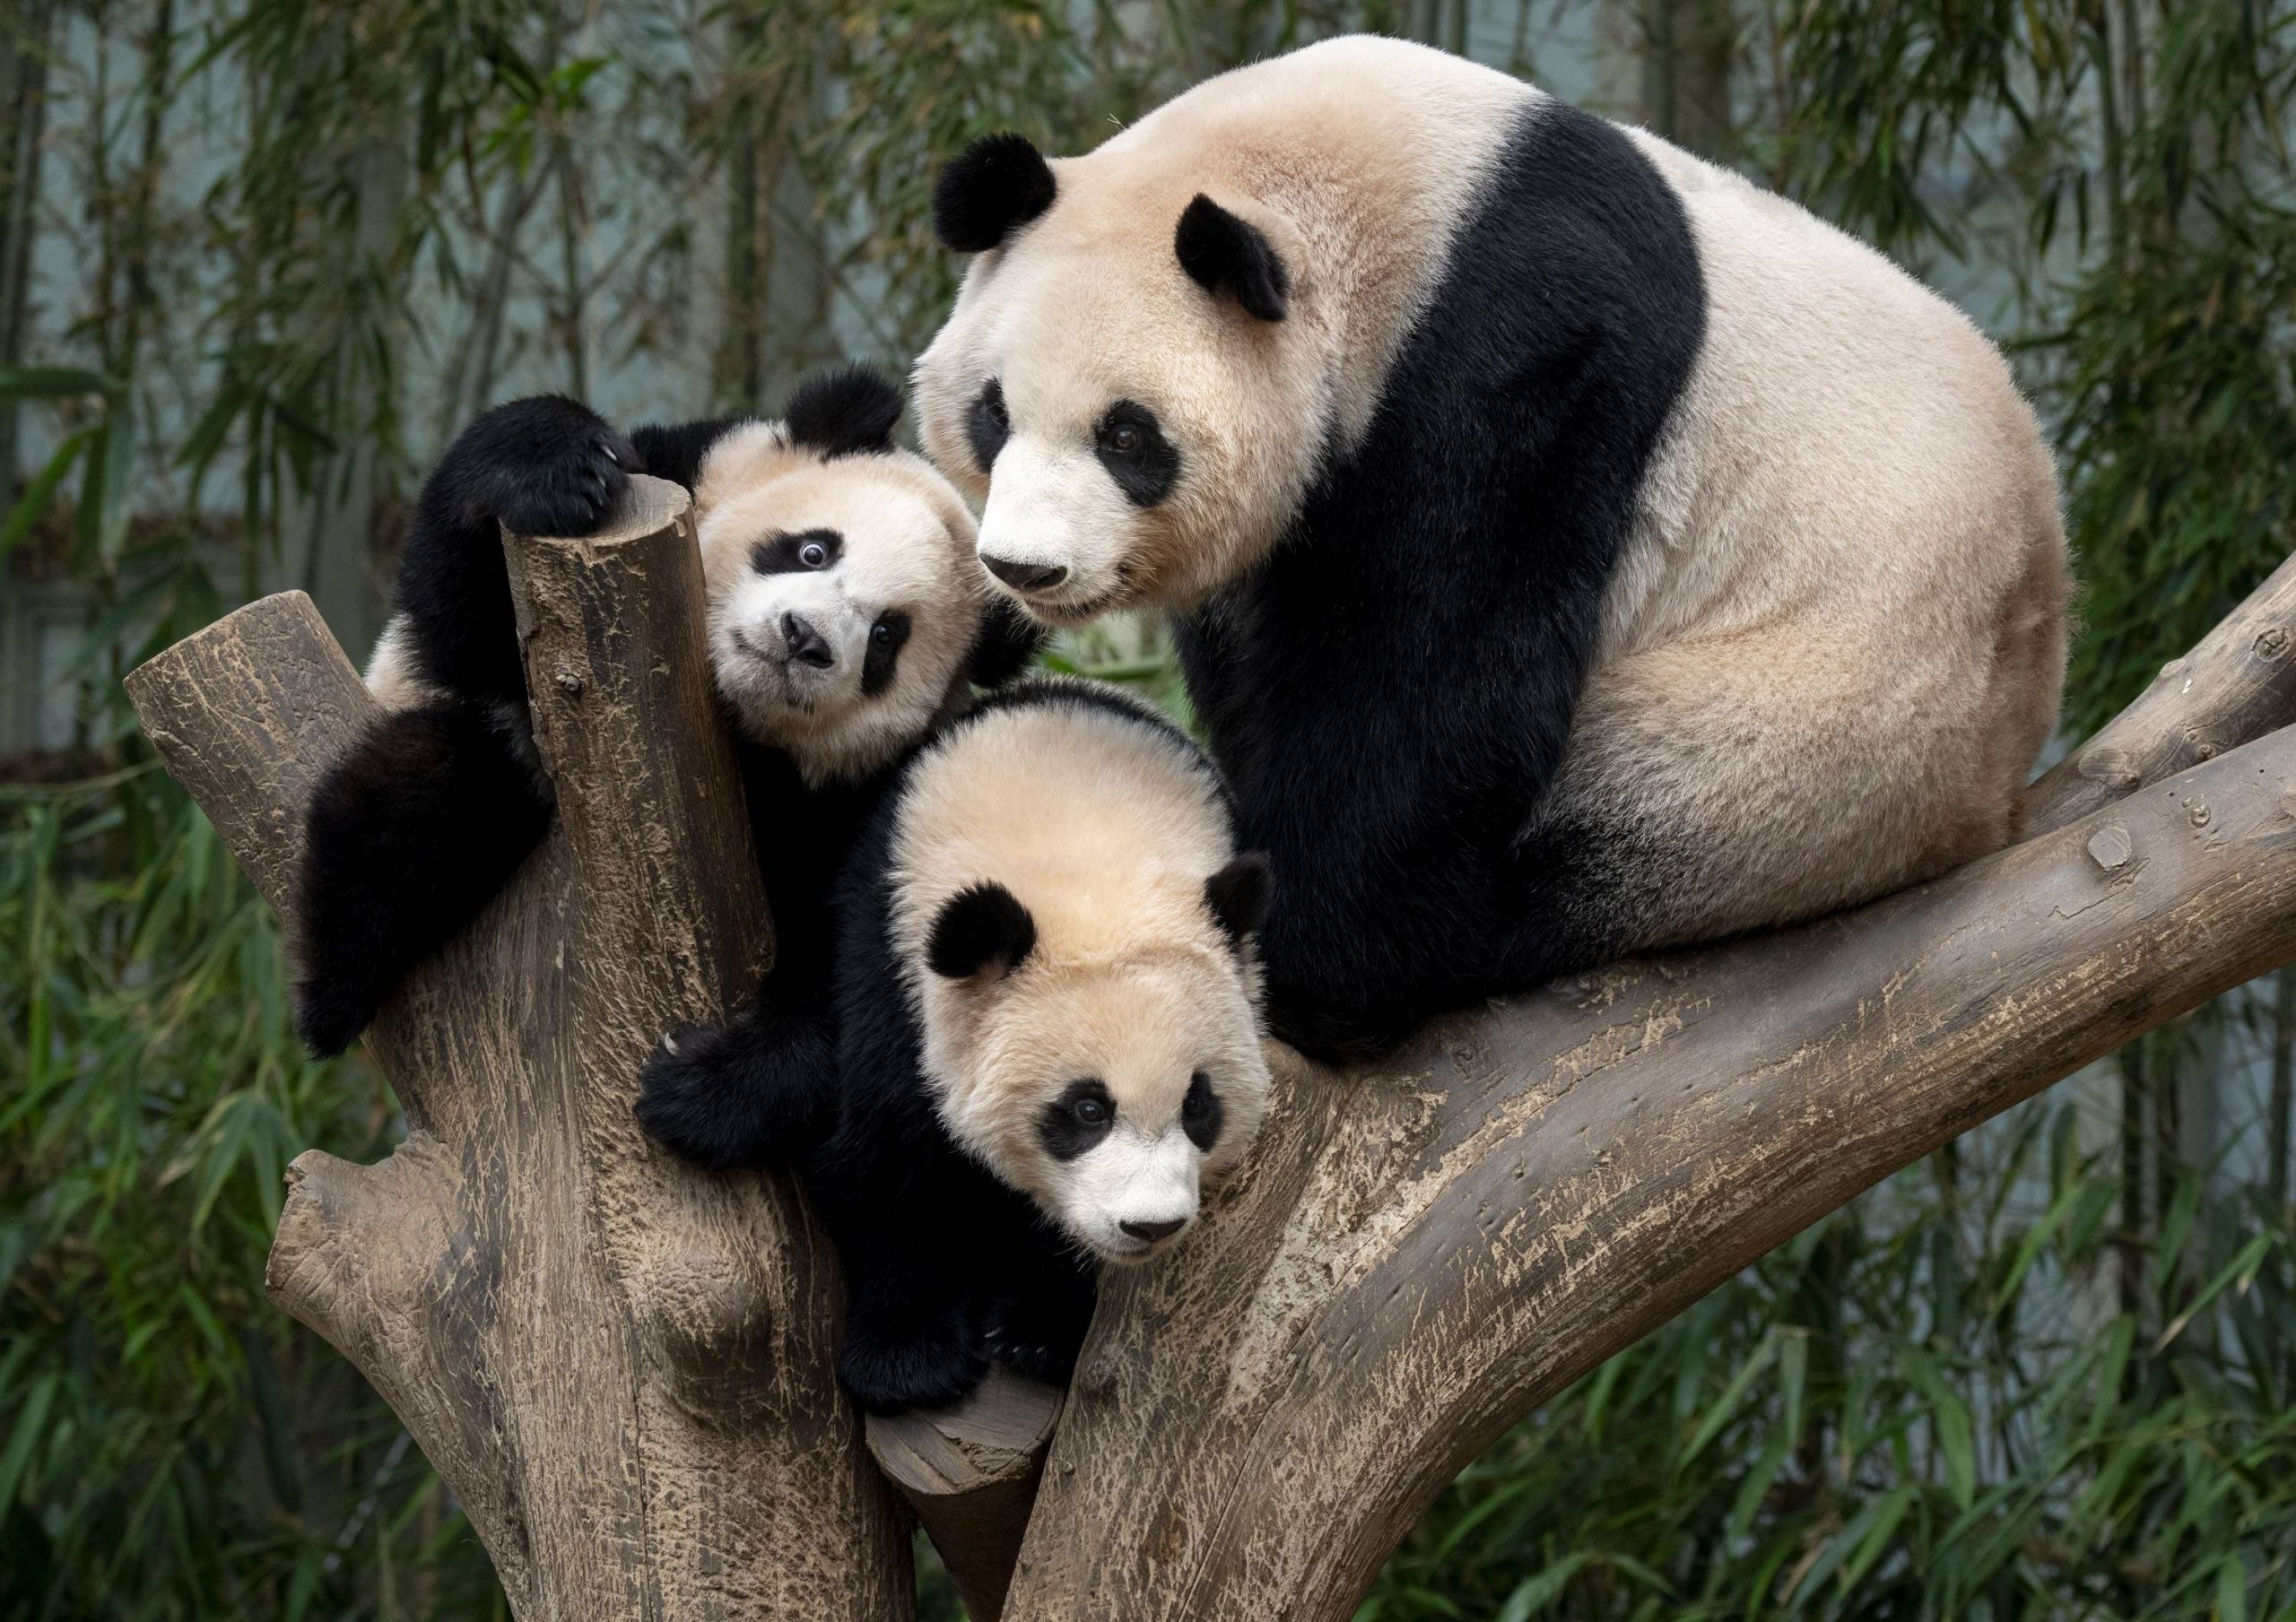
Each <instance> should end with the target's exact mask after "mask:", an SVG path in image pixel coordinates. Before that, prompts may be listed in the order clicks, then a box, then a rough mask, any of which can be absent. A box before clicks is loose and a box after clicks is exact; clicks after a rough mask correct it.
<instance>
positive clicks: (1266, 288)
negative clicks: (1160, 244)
mask: <svg viewBox="0 0 2296 1622" xmlns="http://www.w3.org/2000/svg"><path fill="white" fill-rule="evenodd" d="M1172 250H1173V252H1175V253H1177V254H1178V256H1179V261H1180V268H1181V269H1182V270H1184V271H1186V272H1187V273H1188V276H1189V278H1190V279H1191V280H1193V281H1194V282H1196V283H1197V284H1198V285H1200V286H1202V287H1203V288H1205V290H1206V291H1210V292H1213V293H1222V292H1228V293H1233V294H1234V295H1235V296H1236V302H1237V303H1239V304H1240V305H1242V306H1243V307H1244V308H1245V310H1246V311H1247V312H1248V313H1249V314H1251V315H1254V316H1257V317H1259V318H1260V319H1261V320H1263V321H1281V320H1283V316H1284V312H1285V310H1286V309H1287V308H1289V300H1290V299H1291V272H1289V271H1287V270H1286V269H1284V267H1283V257H1282V256H1280V255H1278V254H1277V253H1276V251H1275V249H1274V247H1273V246H1272V245H1270V243H1269V242H1268V239H1266V237H1265V236H1264V235H1262V234H1261V232H1260V230H1259V228H1258V227H1257V226H1255V225H1253V224H1252V223H1251V222H1250V221H1247V220H1239V219H1238V218H1237V217H1236V216H1235V215H1233V214H1231V213H1229V212H1228V211H1227V210H1226V209H1224V208H1222V207H1221V206H1220V205H1219V204H1217V203H1214V202H1213V200H1212V199H1211V198H1209V197H1207V196H1205V195H1204V194H1203V193H1202V192H1198V193H1197V194H1196V197H1195V200H1194V201H1192V202H1191V203H1189V204H1188V205H1187V207H1186V208H1184V209H1182V210H1181V211H1180V222H1179V226H1178V229H1177V230H1175V231H1174V232H1173V233H1172Z"/></svg>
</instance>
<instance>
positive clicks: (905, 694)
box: [699, 430, 986, 782]
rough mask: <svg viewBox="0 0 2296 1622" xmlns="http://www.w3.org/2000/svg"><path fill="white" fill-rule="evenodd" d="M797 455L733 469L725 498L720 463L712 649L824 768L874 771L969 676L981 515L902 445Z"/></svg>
mask: <svg viewBox="0 0 2296 1622" xmlns="http://www.w3.org/2000/svg"><path fill="white" fill-rule="evenodd" d="M743 431H749V430H743ZM761 431H762V430H761ZM783 462H784V464H785V465H783V466H780V467H778V468H777V469H776V470H775V471H774V473H773V474H772V476H770V478H766V479H763V480H757V481H752V480H731V479H727V480H721V481H720V482H721V484H730V485H731V486H732V493H730V494H718V496H717V499H709V498H710V497H711V495H712V494H713V491H712V488H711V482H710V475H709V473H707V472H705V474H704V477H703V481H702V499H701V501H700V503H699V504H700V505H701V507H702V516H701V519H700V538H701V549H702V568H703V574H704V577H705V580H706V582H707V585H708V592H709V652H710V664H711V668H712V670H713V672H715V675H716V677H717V682H718V690H719V692H720V693H722V694H723V695H724V697H725V698H726V702H727V703H728V705H729V706H731V707H732V709H733V711H734V713H735V717H736V719H737V720H738V722H739V724H741V726H742V729H743V730H744V732H745V733H748V734H749V735H750V736H751V737H752V738H754V739H755V740H757V741H758V742H761V743H768V744H772V745H775V746H777V747H779V748H781V749H784V750H787V751H788V753H789V754H790V756H791V757H792V758H793V759H795V760H796V763H797V766H798V768H799V769H800V770H801V771H802V772H803V773H804V776H805V777H806V778H807V780H808V781H812V782H821V781H824V780H827V779H831V778H836V777H852V776H863V775H865V774H866V773H868V772H870V771H874V770H875V769H876V768H879V767H881V766H883V764H885V763H886V762H887V761H888V760H890V759H892V758H893V757H894V756H896V755H898V754H899V753H900V750H903V749H905V748H906V747H908V746H909V744H910V743H912V742H915V741H916V740H917V739H918V737H920V736H922V735H923V734H924V733H925V732H926V730H927V729H928V728H929V727H930V726H931V724H933V722H934V720H935V717H936V716H938V715H939V714H940V712H941V710H942V707H944V705H945V704H946V703H947V702H948V699H949V697H950V695H951V693H952V690H953V689H954V688H955V687H956V686H957V684H958V683H960V682H961V681H962V680H963V679H964V676H965V673H966V665H967V657H968V655H969V654H970V651H971V649H972V646H973V643H974V640H975V638H976V636H977V635H978V631H979V629H980V623H981V616H982V612H983V610H984V607H985V604H986V597H985V594H984V592H983V589H982V587H981V585H980V583H979V581H978V577H977V576H976V574H975V572H974V570H973V568H972V567H971V565H970V558H969V554H970V551H971V539H972V536H971V525H970V521H969V520H968V519H967V518H966V517H965V515H964V513H963V509H962V506H961V503H960V502H959V501H958V500H957V499H955V497H954V495H953V493H952V492H950V491H948V490H946V488H945V487H944V486H941V485H940V481H937V480H935V479H933V477H932V475H931V474H930V473H929V472H928V471H927V470H926V469H925V468H924V467H923V466H922V465H921V464H917V463H916V461H915V459H914V458H911V457H907V456H905V455H900V453H893V454H890V455H849V456H840V457H835V458H832V459H830V460H828V461H819V460H814V459H811V458H797V457H792V456H789V455H787V453H786V452H785V453H784V456H783ZM936 493H937V499H936Z"/></svg>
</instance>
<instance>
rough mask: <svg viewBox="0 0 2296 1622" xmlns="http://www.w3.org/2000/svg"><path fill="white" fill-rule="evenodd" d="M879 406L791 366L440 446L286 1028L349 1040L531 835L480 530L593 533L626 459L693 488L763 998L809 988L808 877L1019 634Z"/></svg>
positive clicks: (834, 378)
mask: <svg viewBox="0 0 2296 1622" xmlns="http://www.w3.org/2000/svg"><path fill="white" fill-rule="evenodd" d="M900 410H901V398H900V391H899V390H898V389H896V388H894V387H893V386H891V384H889V383H886V382H885V381H884V380H883V379H882V378H879V377H874V376H873V375H872V374H870V373H868V372H866V371H864V370H859V369H852V370H847V371H841V372H834V373H828V374H823V375H822V376H819V377H813V378H811V379H809V380H807V381H806V382H805V383H804V384H803V385H801V386H799V387H798V388H797V390H796V392H795V394H794V395H792V397H791V399H790V401H789V404H788V408H787V412H785V413H784V416H783V418H782V420H780V421H758V420H755V419H752V418H743V417H725V418H715V419H710V420H707V421H697V422H688V423H683V424H678V425H674V426H670V427H658V428H657V427H648V428H641V429H638V430H637V431H636V432H635V433H634V434H632V435H631V437H630V438H627V439H625V438H622V436H621V435H620V434H618V433H616V432H615V431H614V430H613V428H612V427H610V426H609V425H608V424H607V423H606V422H605V421H604V420H603V419H601V418H600V417H599V416H598V415H597V413H596V412H593V411H591V410H589V409H588V408H587V406H584V405H581V404H578V403H576V402H574V401H571V400H567V399H561V398H556V397H541V398H535V399H528V400H520V401H516V402H513V403H509V404H508V405H502V406H498V407H496V408H495V409H494V410H492V411H490V412H486V413H484V414H483V415H482V416H480V417H479V418H477V419H476V420H474V421H473V422H472V423H471V424H470V425H469V426H468V427H467V428H466V429H464V430H463V432H462V433H461V434H460V435H458V436H457V438H456V439H455V441H454V443H453V444H452V445H451V446H449V447H448V450H447V452H446V454H445V455H443V456H442V457H441V458H440V459H439V464H438V466H437V467H436V468H435V469H434V470H433V471H432V473H431V476H430V478H429V479H428V480H427V481H425V483H424V485H423V488H422V495H421V497H420V499H419V500H418V502H417V504H416V507H415V512H414V516H413V522H412V524H411V525H410V528H409V531H408V534H407V540H406V545H405V549H404V553H403V554H402V557H401V560H400V565H399V573H398V579H397V585H396V591H395V594H394V600H393V612H392V615H391V618H390V620H389V621H388V623H387V625H386V627H385V629H384V631H383V635H382V638H381V639H380V641H379V642H378V645H377V646H376V649H375V655H374V658H373V660H372V662H371V664H370V670H369V674H368V686H369V689H370V691H371V692H372V693H373V695H374V697H375V698H376V699H377V701H378V704H379V705H380V706H381V708H382V712H383V713H382V714H381V715H380V716H378V718H377V720H376V722H375V723H374V724H373V725H372V726H370V728H369V729H368V731H367V732H366V733H364V735H362V736H361V738H360V739H359V741H358V742H356V743H355V744H354V745H353V746H352V749H351V750H349V751H348V752H347V753H346V754H345V755H344V757H343V759H340V760H338V761H336V762H335V764H334V765H333V766H332V767H331V768H329V769H328V771H327V772H326V774H325V775H324V776H323V777H322V779H321V781H320V784H319V786H318V788H317V793H316V794H315V795H314V796H313V799H312V802H311V805H310V809H309V813H308V834H309V839H308V844H307V847H306V854H305V857H304V861H303V865H302V872H301V875H300V898H299V906H298V909H297V911H298V922H299V925H300V927H299V930H298V935H299V946H300V977H299V981H298V984H297V1019H298V1026H299V1028H300V1031H301V1033H302V1035H303V1037H304V1039H305V1041H306V1042H307V1043H309V1045H310V1046H311V1047H312V1048H313V1049H314V1050H315V1051H317V1052H320V1053H335V1052H338V1051H340V1050H341V1049H342V1048H343V1047H344V1046H345V1045H348V1044H349V1042H350V1041H351V1039H352V1037H356V1036H357V1035H358V1034H359V1032H360V1031H361V1030H362V1029H364V1028H366V1026H367V1025H368V1024H369V1023H370V1021H371V1020H372V1019H373V1018H374V1015H375V1012H376V1010H378V1008H379V1007H380V1006H381V1004H382V1002H383V1000H384V999H385V998H386V997H387V996H388V995H389V994H390V993H391V991H392V990H393V988H394V987H396V984H398V982H399V981H400V979H401V978H403V977H404V975H405V973H406V972H407V970H409V969H410V968H412V967H414V966H415V965H416V964H417V963H419V962H421V961H422V959H423V958H427V957H429V956H431V954H432V953H434V952H435V951H437V950H439V947H440V946H442V945H444V944H445V942H446V941H447V940H448V937H449V936H450V935H452V934H453V933H454V932H456V931H457V930H458V929H460V928H461V927H462V926H463V925H464V924H466V923H468V922H469V921H470V919H472V918H473V917H474V916H475V915H477V913H478V912H479V910H480V909H481V908H482V907H483V906H485V904H486V903H487V901H488V900H489V899H490V898H492V897H493V895H494V894H495V893H496V892H497V891H498V890H500V889H501V887H502V885H503V884H504V883H505V882H506V881H507V880H509V877H510V874H511V872H513V871H514V870H515V869H516V868H517V865H518V863H520V862H521V861H523V860H524V859H525V857H526V854H527V853H528V852H529V851H530V850H532V849H533V847H534V846H535V843H536V842H537V841H538V840H539V839H540V838H541V837H542V834H543V830H544V827H545V826H546V825H547V823H548V820H549V817H550V811H551V805H552V791H551V785H550V783H549V780H548V778H547V777H546V776H545V775H544V771H543V768H542V762H541V759H540V757H539V755H538V754H537V753H536V751H535V745H534V742H533V737H532V734H531V732H530V723H529V720H528V714H527V707H526V671H525V668H524V664H523V663H522V660H521V653H520V648H519V644H518V638H517V629H516V626H515V623H514V616H513V612H512V608H511V602H510V589H509V576H508V572H507V569H506V568H505V565H504V562H503V555H502V540H501V530H502V529H503V528H505V527H507V528H509V530H511V531H512V532H514V533H522V534H535V535H554V536H575V535H583V534H588V533H593V532H594V531H596V529H597V528H598V526H599V525H601V524H602V523H603V522H604V519H605V518H606V516H608V515H609V514H610V513H611V512H612V511H613V507H614V506H615V504H616V503H617V502H618V501H619V500H620V499H621V497H622V493H623V491H624V490H625V489H626V488H627V485H628V482H629V476H630V474H631V473H633V472H641V471H642V472H646V473H653V474H655V475H657V476H658V477H661V478H665V479H671V480H674V481H676V482H678V483H680V484H683V485H684V486H685V487H686V488H687V489H688V490H691V492H692V494H693V497H694V509H695V516H696V530H697V534H698V537H699V540H700V548H701V554H702V570H703V576H704V580H705V585H706V594H707V601H708V614H709V655H710V664H711V671H712V674H713V676H714V678H715V682H716V687H717V690H718V693H719V695H720V697H721V698H722V699H723V701H724V704H725V707H726V710H727V712H728V714H729V716H730V717H731V719H732V721H733V722H734V724H735V733H736V736H737V739H738V740H739V741H740V742H741V745H742V747H741V751H740V752H741V758H742V767H743V773H744V778H745V781H746V786H747V788H748V794H749V805H750V811H751V815H752V821H753V823H754V824H755V825H756V832H757V835H758V837H757V838H756V841H755V843H756V845H757V848H758V852H759V856H760V860H761V864H762V865H763V867H764V869H765V880H766V893H767V898H768V902H769V905H770V906H771V907H772V908H773V913H774V923H775V927H776V933H777V939H778V943H779V950H778V968H777V972H776V973H775V974H774V975H773V976H770V979H769V982H768V985H769V988H770V990H771V991H772V992H773V993H774V995H773V996H772V997H770V998H769V999H767V1000H766V1004H761V1008H763V1007H766V1006H767V1005H768V1004H770V1003H771V1002H775V1001H778V1002H784V1003H786V1004H787V1005H788V1006H789V1007H791V1008H793V1009H795V1010H809V1009H813V1008H818V1007H820V1006H821V1005H822V1003H823V1002H824V1001H825V997H826V988H827V984H828V978H827V967H826V965H827V959H828V955H829V950H828V947H829V920H828V911H827V909H828V896H829V888H830V884H831V881H832V880H833V878H834V876H835V873H836V871H837V868H838V865H839V862H840V860H841V859H842V857H843V854H844V853H845V850H846V848H847V847H848V845H849V844H850V842H851V840H852V837H853V834H854V831H855V830H856V829H857V828H858V827H859V826H860V824H861V823H862V822H863V821H864V820H865V819H866V817H867V815H868V812H869V810H870V808H871V806H872V805H873V804H874V796H875V794H876V793H877V791H878V790H879V789H880V788H881V787H882V786H883V782H884V781H885V778H886V776H887V773H888V771H889V769H890V768H891V767H892V765H893V764H894V763H895V762H896V761H897V760H898V759H900V757H901V756H902V755H903V754H904V753H906V752H907V751H908V750H909V749H910V748H912V747H913V746H914V745H915V744H916V742H918V739H920V738H922V737H923V736H924V735H925V734H926V733H927V732H928V731H929V730H930V729H931V728H932V726H933V725H934V724H935V722H936V721H937V720H938V719H939V718H940V717H941V716H944V714H946V713H948V712H949V710H950V709H951V708H952V707H953V706H954V705H956V704H957V703H958V702H960V701H961V699H962V698H964V696H965V695H966V692H967V690H968V686H969V684H970V682H972V681H980V682H983V683H985V684H994V683H996V682H999V681H1005V680H1006V679H1008V678H1009V677H1011V676H1012V675H1013V674H1015V673H1017V672H1018V671H1019V670H1020V668H1021V667H1022V665H1023V664H1026V663H1027V661H1028V660H1029V658H1030V657H1031V655H1032V654H1033V653H1034V650H1035V647H1036V644H1037V641H1038V639H1039V636H1038V633H1037V632H1036V631H1034V629H1031V628H1030V627H1029V626H1027V625H1026V624H1025V622H1023V621H1022V619H1021V617H1020V616H1019V615H1017V614H1015V613H1014V612H1013V611H1012V610H1011V609H1009V608H1008V607H1006V606H1005V605H1003V604H1001V603H996V601H994V599H993V598H992V597H991V595H990V594H989V593H988V592H987V590H986V588H985V587H984V586H983V585H982V584H981V583H980V579H979V572H978V568H975V567H974V566H973V564H972V563H971V561H970V556H971V551H972V542H973V524H972V517H971V515H970V513H968V512H967V511H966V509H965V506H964V503H963V502H962V501H961V499H959V498H958V497H957V495H956V493H955V491H954V490H952V489H951V488H950V487H949V485H948V483H947V481H945V480H944V479H942V478H941V477H940V476H939V475H938V474H936V473H934V471H933V470H932V469H931V468H930V467H929V466H928V465H926V463H925V462H924V461H923V460H922V459H921V458H920V457H918V456H916V455H912V454H910V453H909V452H906V451H902V450H900V449H897V448H896V447H894V445H893V443H892V429H893V425H894V423H895V421H897V420H898V419H899V417H900ZM813 1034H814V1036H815V1037H816V1039H817V1040H818V1041H825V1040H826V1037H825V1033H823V1032H822V1031H821V1030H819V1029H818V1028H815V1029H814V1030H813Z"/></svg>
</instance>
